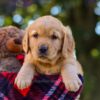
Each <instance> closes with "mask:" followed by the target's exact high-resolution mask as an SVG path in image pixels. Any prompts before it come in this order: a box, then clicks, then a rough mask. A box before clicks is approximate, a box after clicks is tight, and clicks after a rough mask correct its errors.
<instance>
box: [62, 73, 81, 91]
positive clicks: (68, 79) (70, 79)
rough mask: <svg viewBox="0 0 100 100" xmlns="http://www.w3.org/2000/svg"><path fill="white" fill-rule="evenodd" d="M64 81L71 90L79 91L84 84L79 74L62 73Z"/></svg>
mask: <svg viewBox="0 0 100 100" xmlns="http://www.w3.org/2000/svg"><path fill="white" fill-rule="evenodd" d="M62 79H63V82H64V84H65V87H66V89H67V90H69V91H74V92H75V91H77V90H78V89H79V88H80V86H81V85H82V82H81V80H80V79H79V77H78V75H77V74H75V75H68V76H67V75H62Z"/></svg>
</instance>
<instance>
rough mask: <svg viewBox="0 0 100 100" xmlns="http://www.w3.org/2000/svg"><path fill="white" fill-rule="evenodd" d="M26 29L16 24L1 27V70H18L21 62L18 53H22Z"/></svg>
mask: <svg viewBox="0 0 100 100" xmlns="http://www.w3.org/2000/svg"><path fill="white" fill-rule="evenodd" d="M23 35H24V31H23V30H21V29H19V28H17V27H15V26H6V27H2V28H0V71H8V72H18V71H19V69H20V67H21V63H20V62H19V61H18V60H17V59H16V55H18V54H19V53H22V50H23V49H22V42H21V41H22V37H23Z"/></svg>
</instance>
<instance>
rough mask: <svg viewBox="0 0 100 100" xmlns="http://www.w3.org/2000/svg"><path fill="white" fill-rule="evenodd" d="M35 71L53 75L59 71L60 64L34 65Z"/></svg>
mask: <svg viewBox="0 0 100 100" xmlns="http://www.w3.org/2000/svg"><path fill="white" fill-rule="evenodd" d="M35 70H36V72H38V73H40V74H45V75H54V74H59V73H60V72H61V66H39V65H38V66H36V67H35Z"/></svg>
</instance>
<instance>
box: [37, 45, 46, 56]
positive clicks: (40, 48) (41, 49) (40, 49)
mask: <svg viewBox="0 0 100 100" xmlns="http://www.w3.org/2000/svg"><path fill="white" fill-rule="evenodd" d="M47 51H48V47H47V46H46V45H41V46H40V47H39V53H40V55H46V54H47Z"/></svg>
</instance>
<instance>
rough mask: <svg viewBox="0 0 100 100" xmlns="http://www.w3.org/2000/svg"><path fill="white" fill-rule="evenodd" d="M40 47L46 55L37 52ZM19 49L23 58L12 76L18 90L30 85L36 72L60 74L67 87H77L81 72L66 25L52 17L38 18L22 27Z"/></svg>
mask: <svg viewBox="0 0 100 100" xmlns="http://www.w3.org/2000/svg"><path fill="white" fill-rule="evenodd" d="M41 46H45V48H47V53H46V55H41V54H40V51H39V50H40V48H41ZM23 49H24V51H25V53H26V56H25V61H24V64H23V66H22V68H21V70H20V71H19V73H18V75H17V77H16V79H15V83H16V84H17V86H18V87H19V88H20V89H23V88H25V87H28V86H29V85H31V82H32V79H33V77H34V74H35V73H36V72H39V73H42V74H47V75H52V74H58V73H60V74H61V75H62V79H63V82H64V84H65V86H66V88H67V89H68V90H70V91H76V90H77V89H79V87H80V85H81V84H82V83H81V81H80V79H79V78H78V76H77V74H81V75H83V72H82V69H81V66H80V64H79V63H78V61H77V60H76V59H75V57H74V49H75V42H74V39H73V36H72V32H71V29H70V27H68V26H67V27H65V26H64V25H63V24H62V23H61V22H60V21H59V20H58V19H56V18H54V17H52V16H43V17H40V18H38V19H37V20H36V21H35V22H34V23H33V24H31V25H30V26H29V27H28V28H27V29H26V34H25V36H24V39H23Z"/></svg>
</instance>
